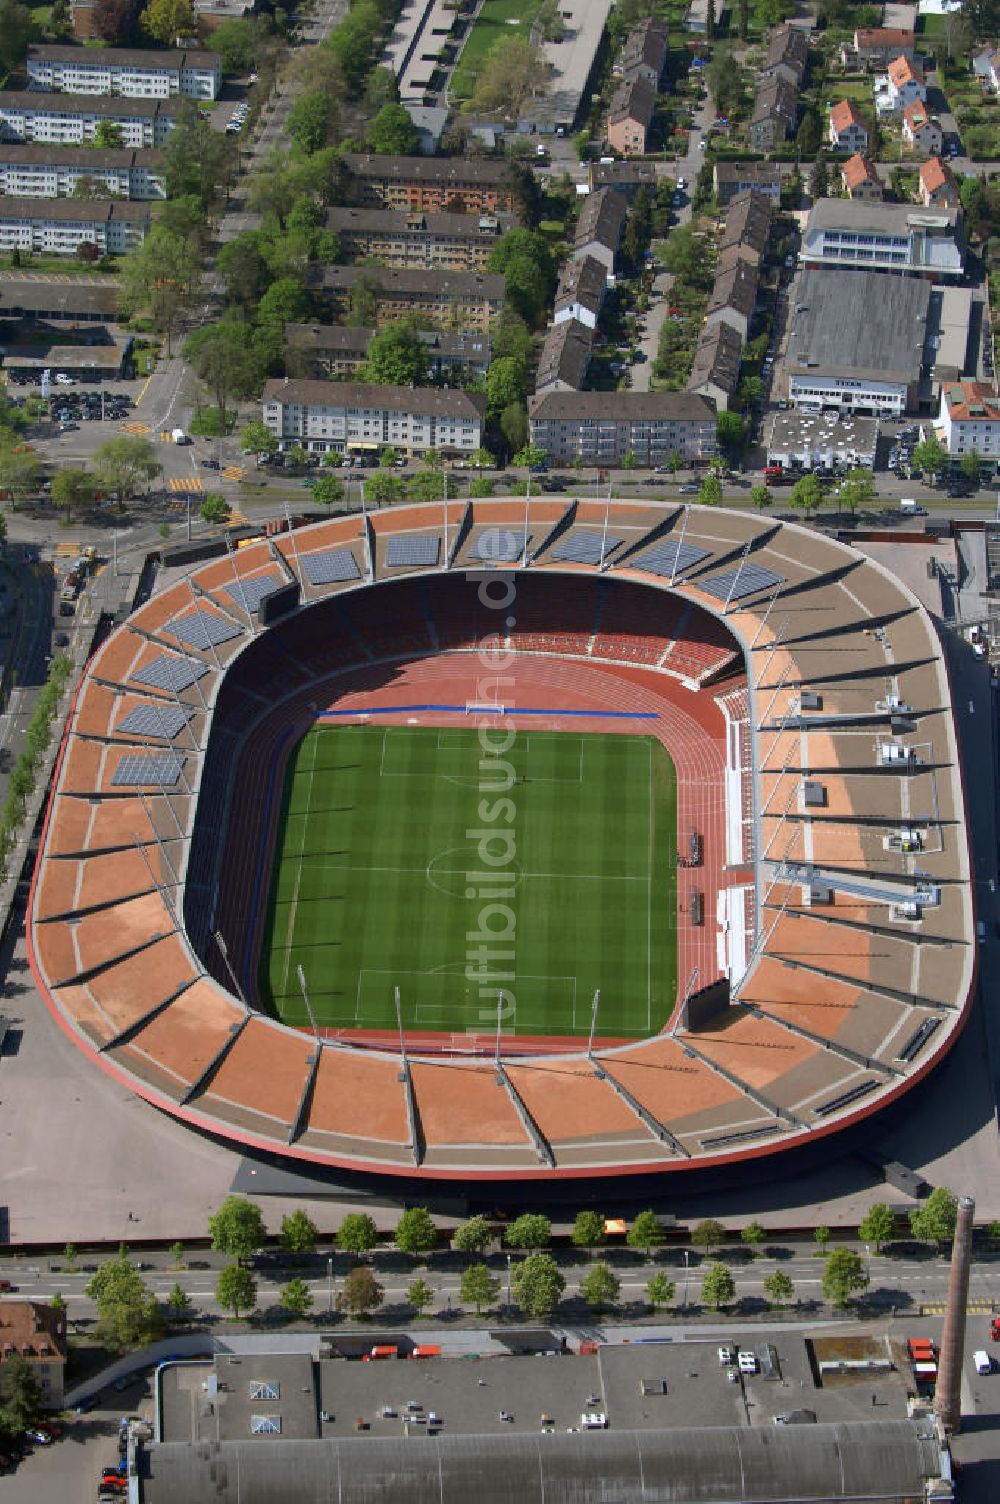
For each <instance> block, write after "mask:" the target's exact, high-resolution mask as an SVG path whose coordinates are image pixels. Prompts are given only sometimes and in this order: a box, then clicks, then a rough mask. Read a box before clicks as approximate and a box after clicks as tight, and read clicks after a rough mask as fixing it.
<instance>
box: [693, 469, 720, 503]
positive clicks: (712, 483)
mask: <svg viewBox="0 0 1000 1504" xmlns="http://www.w3.org/2000/svg"><path fill="white" fill-rule="evenodd" d="M721 500H722V482H721V480H720V479H719V477H718V476H717V475H706V477H705V479H704V480H703V481H702V483H701V485H700V486H699V488H698V504H699V506H703V507H717V506H718V505H719V503H720V501H721Z"/></svg>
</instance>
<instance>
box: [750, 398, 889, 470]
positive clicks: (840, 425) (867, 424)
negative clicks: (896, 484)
mask: <svg viewBox="0 0 1000 1504" xmlns="http://www.w3.org/2000/svg"><path fill="white" fill-rule="evenodd" d="M878 435H879V425H878V419H877V418H864V417H856V416H855V415H854V414H852V413H848V414H845V415H843V416H841V415H840V414H838V413H805V412H784V413H775V414H774V415H773V417H772V418H771V421H770V424H769V426H768V433H767V463H768V464H769V465H781V466H782V468H783V469H785V470H790V469H795V468H796V467H798V466H801V467H802V468H804V469H807V468H808V469H811V468H812V467H813V466H814V465H826V466H827V467H829V466H831V465H834V464H840V465H852V466H853V465H863V466H864V467H865V468H866V469H868V470H871V469H873V468H874V466H875V451H876V449H877V448H878Z"/></svg>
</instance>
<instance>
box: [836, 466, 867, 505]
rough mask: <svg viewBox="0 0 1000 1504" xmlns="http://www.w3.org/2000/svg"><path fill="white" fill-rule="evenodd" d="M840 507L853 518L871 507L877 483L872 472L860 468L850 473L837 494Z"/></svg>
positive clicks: (862, 467)
mask: <svg viewBox="0 0 1000 1504" xmlns="http://www.w3.org/2000/svg"><path fill="white" fill-rule="evenodd" d="M837 496H838V499H839V501H840V505H841V506H842V507H843V508H844V509H845V510H846V511H848V512H850V513H851V515H852V516H853V515H854V514H855V513H856V512H858V511H860V510H861V509H862V508H864V507H867V506H870V505H871V503H872V501H873V500H874V499H875V482H874V481H873V480H872V474H871V471H870V470H867V469H865V468H864V466H858V467H857V468H856V469H854V470H850V471H848V473H847V475H846V477H845V479H844V480H843V482H842V483H841V487H840V490H839V491H838V493H837Z"/></svg>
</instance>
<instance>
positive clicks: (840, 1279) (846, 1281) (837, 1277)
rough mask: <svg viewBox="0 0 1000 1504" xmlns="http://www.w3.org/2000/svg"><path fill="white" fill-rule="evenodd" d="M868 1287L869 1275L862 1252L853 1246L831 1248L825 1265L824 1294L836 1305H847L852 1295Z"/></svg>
mask: <svg viewBox="0 0 1000 1504" xmlns="http://www.w3.org/2000/svg"><path fill="white" fill-rule="evenodd" d="M867 1288H868V1276H867V1274H866V1273H865V1269H864V1265H863V1263H862V1262H861V1255H860V1253H857V1252H855V1250H854V1249H853V1248H831V1250H830V1252H829V1253H828V1254H827V1256H826V1263H825V1265H824V1267H823V1295H824V1297H825V1298H826V1299H827V1300H830V1301H832V1302H833V1304H834V1305H835V1306H846V1305H847V1303H848V1301H849V1300H850V1298H851V1296H852V1295H856V1294H859V1293H860V1292H861V1291H862V1290H866V1289H867Z"/></svg>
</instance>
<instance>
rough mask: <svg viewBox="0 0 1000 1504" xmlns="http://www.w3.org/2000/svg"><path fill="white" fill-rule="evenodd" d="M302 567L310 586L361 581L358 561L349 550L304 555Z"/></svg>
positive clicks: (330, 550)
mask: <svg viewBox="0 0 1000 1504" xmlns="http://www.w3.org/2000/svg"><path fill="white" fill-rule="evenodd" d="M302 567H303V569H304V570H305V572H306V576H307V578H308V580H309V583H310V585H340V584H343V582H344V581H345V580H360V578H361V570H360V569H359V568H358V561H357V559H356V558H355V557H354V555H353V554H352V553H351V550H350V549H349V548H331V549H328V550H327V551H326V553H322V554H303V555H302Z"/></svg>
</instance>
